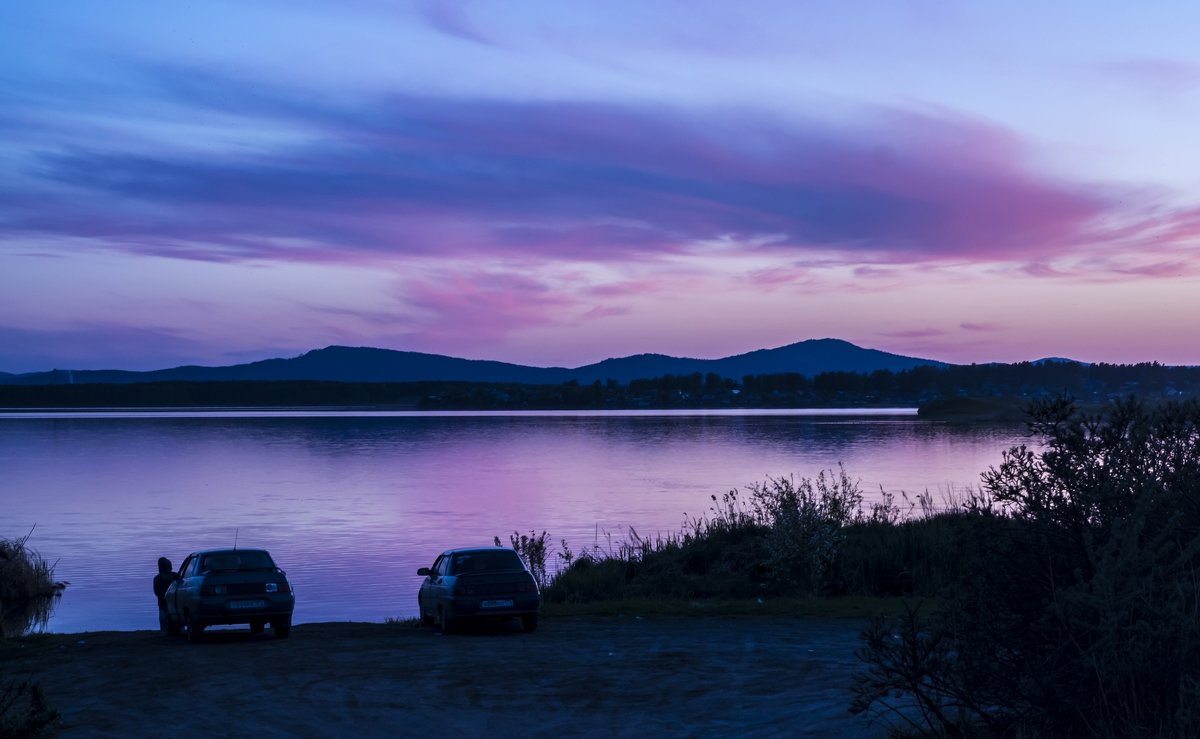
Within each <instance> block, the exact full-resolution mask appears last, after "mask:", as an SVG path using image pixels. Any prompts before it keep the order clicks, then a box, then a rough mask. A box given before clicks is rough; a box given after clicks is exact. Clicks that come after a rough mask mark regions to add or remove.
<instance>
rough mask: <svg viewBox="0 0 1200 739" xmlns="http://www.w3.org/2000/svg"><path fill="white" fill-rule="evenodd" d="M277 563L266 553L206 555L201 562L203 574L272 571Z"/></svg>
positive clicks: (249, 552)
mask: <svg viewBox="0 0 1200 739" xmlns="http://www.w3.org/2000/svg"><path fill="white" fill-rule="evenodd" d="M274 567H275V563H274V562H272V561H271V555H269V554H267V553H266V552H255V551H245V552H220V553H218V554H206V555H204V559H202V560H201V561H200V571H201V572H212V571H214V570H270V569H274Z"/></svg>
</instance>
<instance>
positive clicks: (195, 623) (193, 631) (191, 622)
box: [183, 613, 204, 644]
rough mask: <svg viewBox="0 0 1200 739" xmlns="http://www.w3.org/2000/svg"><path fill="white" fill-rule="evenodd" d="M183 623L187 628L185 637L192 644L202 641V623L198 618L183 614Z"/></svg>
mask: <svg viewBox="0 0 1200 739" xmlns="http://www.w3.org/2000/svg"><path fill="white" fill-rule="evenodd" d="M183 619H184V625H185V628H186V629H187V638H188V641H190V642H191V643H192V644H199V643H200V642H202V641H204V624H202V623H200V621H199V620H197V619H195V618H192V614H190V613H188V614H184V617H183Z"/></svg>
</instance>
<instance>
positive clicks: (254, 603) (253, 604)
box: [229, 600, 267, 608]
mask: <svg viewBox="0 0 1200 739" xmlns="http://www.w3.org/2000/svg"><path fill="white" fill-rule="evenodd" d="M266 605H267V602H266V601H265V600H231V601H229V607H230V608H265V607H266Z"/></svg>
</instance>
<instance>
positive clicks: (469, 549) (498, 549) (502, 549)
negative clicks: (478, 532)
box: [442, 547, 514, 554]
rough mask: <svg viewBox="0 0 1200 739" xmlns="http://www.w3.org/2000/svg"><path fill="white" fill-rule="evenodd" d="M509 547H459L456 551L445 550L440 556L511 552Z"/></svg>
mask: <svg viewBox="0 0 1200 739" xmlns="http://www.w3.org/2000/svg"><path fill="white" fill-rule="evenodd" d="M512 551H514V550H513V549H512V548H510V547H459V548H458V549H447V550H446V551H444V552H442V554H465V553H467V552H512Z"/></svg>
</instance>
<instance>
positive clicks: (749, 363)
mask: <svg viewBox="0 0 1200 739" xmlns="http://www.w3.org/2000/svg"><path fill="white" fill-rule="evenodd" d="M920 366H935V367H944V366H947V365H946V364H945V363H944V362H936V361H933V360H929V359H918V358H915V357H905V356H901V355H899V354H889V353H887V352H882V351H878V350H876V349H863V348H862V347H858V346H855V345H854V344H851V343H849V342H846V341H841V340H839V339H811V340H808V341H801V342H799V343H796V344H789V345H788V346H782V347H779V348H776V349H760V350H758V351H753V352H749V353H746V354H739V355H736V356H732V357H725V358H724V359H688V358H680V357H669V356H666V355H663V354H638V355H635V356H631V357H622V358H619V359H606V360H604V361H602V362H597V363H595V364H589V365H585V366H583V367H577V368H574V369H567V368H563V367H527V366H524V365H519V364H509V363H506V362H494V361H486V360H475V359H459V358H456V357H447V356H443V355H440V354H423V353H420V352H404V351H394V350H391V349H373V348H369V347H346V346H329V347H326V348H324V349H315V350H313V351H310V352H307V353H305V354H302V355H300V356H299V357H293V358H290V359H265V360H262V361H259V362H250V363H248V364H237V365H232V366H228V367H200V366H191V365H189V366H185V367H174V368H172V369H162V370H153V371H149V372H130V371H124V370H53V371H50V372H31V373H27V374H18V375H13V374H8V373H0V384H18V385H63V384H87V383H113V384H126V383H135V382H173V381H188V382H218V381H274V380H314V381H333V382H422V381H427V380H432V381H462V382H502V383H524V384H535V385H548V384H561V383H564V382H568V381H570V380H575V381H578V382H580V383H592V382H594V381H596V380H600V381H601V382H604V381H607V380H616V381H618V382H621V383H628V382H629V381H630V380H636V379H648V378H654V377H661V376H663V375H690V374H692V373H695V372H699V373H701V374H708V373H710V372H711V373H715V374H717V375H720V376H722V377H728V378H730V379H735V380H740V379H741V378H742V377H744V376H745V375H765V374H779V373H783V372H795V373H798V374H802V375H807V376H813V375H817V374H820V373H822V372H833V371H840V372H859V373H869V372H874V371H876V370H891V371H893V372H898V371H901V370H906V369H912V368H914V367H920Z"/></svg>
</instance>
